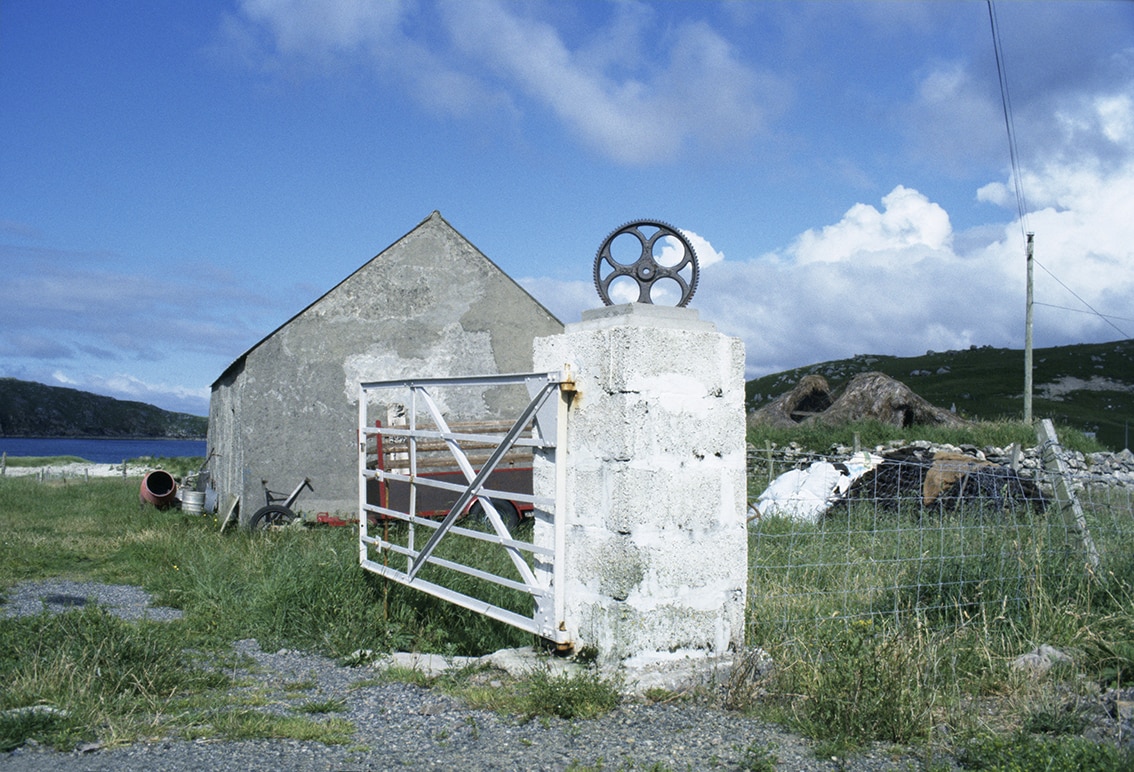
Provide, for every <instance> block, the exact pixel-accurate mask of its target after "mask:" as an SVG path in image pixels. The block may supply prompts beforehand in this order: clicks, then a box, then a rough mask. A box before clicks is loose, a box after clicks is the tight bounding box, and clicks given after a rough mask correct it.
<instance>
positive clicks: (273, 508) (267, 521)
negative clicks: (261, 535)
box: [248, 504, 299, 531]
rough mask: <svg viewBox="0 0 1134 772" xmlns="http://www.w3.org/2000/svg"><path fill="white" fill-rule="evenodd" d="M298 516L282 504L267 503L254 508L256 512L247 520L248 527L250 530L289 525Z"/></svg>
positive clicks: (263, 529) (265, 529)
mask: <svg viewBox="0 0 1134 772" xmlns="http://www.w3.org/2000/svg"><path fill="white" fill-rule="evenodd" d="M298 517H299V515H297V514H295V513H294V512H292V511H291V510H290V509H288V508H287V507H285V506H284V505H283V504H269V505H268V506H266V507H260V508H259V509H257V510H256V514H254V515H252V519H251V520H249V521H248V529H249V530H251V531H267V530H270V529H272V528H274V527H282V526H285V525H289V524H291V523H292V522H294V521H295V520H296V519H297V518H298Z"/></svg>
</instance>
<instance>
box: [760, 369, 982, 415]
mask: <svg viewBox="0 0 1134 772" xmlns="http://www.w3.org/2000/svg"><path fill="white" fill-rule="evenodd" d="M750 420H751V421H752V423H756V424H765V425H771V426H794V425H796V424H800V423H809V422H811V423H822V424H828V425H839V424H847V423H852V422H855V421H869V420H874V421H880V422H882V423H885V424H889V425H891V426H898V427H905V426H914V425H923V424H930V425H943V426H960V425H962V424H965V423H967V422H966V421H965V420H964V419H962V418H958V417H957V416H956V415H954V414H953V413H950V412H949V411H948V410H944V409H942V408H939V407H934V406H933V405H931V404H930V403H929V402H927V401H925V400H924V399H922V398H921V397H919V396H918V395H917V394H915V393H914V392H913V390H912V389H910V387H908V386H906V385H905V384H904V383H902V382H901V381H897V380H894V379H893V378H891V377H890V376H888V375H886V374H884V373H877V372H872V373H860V374H858V375H856V376H855V377H854V378H852V379H851V382H850V383H848V384H847V385H846V388H845V389H843V392H842V394H840V395H839V397H838V398H837V399H834V400H832V398H831V390H830V387H829V386H828V384H827V380H826V379H825V378H823V376H821V375H806V376H804V377H803V378H801V379H800V381H799V383H798V384H796V386H795V388H794V389H792V390H791V391H790V392H788V393H787V394H783V395H781V396H779V397H777V398H776V399H774V400H773V401H772V402H769V403H768V404H767V405H765V406H764V407H762V408H760V409H759V410H757V411H756V412H755V413H753V414H752V416H751V419H750Z"/></svg>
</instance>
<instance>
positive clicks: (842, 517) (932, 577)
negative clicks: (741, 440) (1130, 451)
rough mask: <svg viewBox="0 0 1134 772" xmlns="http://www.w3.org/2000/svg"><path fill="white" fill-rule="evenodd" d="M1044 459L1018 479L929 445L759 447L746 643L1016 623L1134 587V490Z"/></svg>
mask: <svg viewBox="0 0 1134 772" xmlns="http://www.w3.org/2000/svg"><path fill="white" fill-rule="evenodd" d="M1042 450H1043V448H1042V447H1041V448H1040V449H1038V450H1036V451H1033V452H1031V453H1030V454H1029V455H1028V458H1027V459H1026V462H1025V463H1023V464H1021V463H1017V464H1016V465H1015V466H1013V465H1012V463H1010V461H1009V459H1008V458H1003V459H1001V461H1002V463H996V462H994V461H990V460H989V459H988V458H985V457H984V454H981V453H976V452H975V449H969V452H962V451H960V450H959V449H955V448H947V449H943V448H930V447H929V446H928V444H927V443H922V444H920V446H918V447H905V448H900V449H892V450H890V451H889V452H886V453H870V452H865V453H864V452H859V453H843V454H832V455H826V456H821V455H817V454H804V453H799V452H793V451H791V450H790V449H789V450H783V449H762V450H761V449H755V448H750V450H749V464H748V470H749V495H750V497H753V498H754V501H753V503H752V507H751V508H750V510H749V516H750V518H749V534H750V539H749V546H750V549H749V566H750V568H749V571H750V585H749V613H748V618H749V620H750V635H749V640H751V641H752V642H753V643H756V644H757V645H759V644H761V643H763V642H770V641H773V640H775V641H785V640H792V639H798V638H799V637H800V636H803V635H806V634H807V633H808V631H809V630H811V629H813V626H814V625H817V624H820V623H824V624H826V623H830V622H831V621H832V620H846V621H852V620H860V619H870V620H879V618H886V619H887V620H891V621H893V622H896V623H905V622H915V623H917V624H920V625H928V626H930V627H944V626H951V625H957V624H964V623H966V622H967V621H969V620H971V619H973V618H976V617H982V618H984V619H986V620H987V619H994V620H995V619H1005V620H1014V619H1015V620H1019V619H1022V618H1023V615H1024V614H1026V612H1027V611H1028V608H1029V605H1030V604H1032V603H1034V602H1035V600H1036V598H1037V597H1038V594H1039V593H1041V592H1042V593H1045V594H1046V596H1047V597H1055V598H1060V597H1076V596H1075V595H1074V594H1075V593H1077V592H1079V591H1081V590H1082V589H1084V588H1086V587H1088V586H1100V585H1105V584H1107V583H1109V582H1118V583H1122V584H1123V585H1124V586H1125V587H1129V586H1130V583H1131V582H1132V580H1134V486H1132V485H1130V484H1129V483H1128V482H1127V481H1125V480H1123V479H1121V475H1120V476H1119V477H1115V476H1114V475H1104V474H1098V473H1095V472H1091V471H1084V470H1069V469H1067V468H1063V469H1062V470H1060V469H1057V468H1056V465H1055V464H1054V462H1053V460H1052V459H1051V458H1049V459H1048V460H1047V461H1046V462H1044V461H1043V460H1041V458H1040V457H1041V456H1042V455H1043V454H1042ZM1049 450H1051V451H1052V453H1053V454H1054V453H1061V452H1062V451H1060V450H1059V449H1058V448H1057V447H1055V448H1049ZM1053 458H1054V456H1053ZM1017 460H1018V461H1019V460H1020V459H1017Z"/></svg>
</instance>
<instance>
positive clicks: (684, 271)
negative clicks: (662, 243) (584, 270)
mask: <svg viewBox="0 0 1134 772" xmlns="http://www.w3.org/2000/svg"><path fill="white" fill-rule="evenodd" d="M643 228H646V229H647V230H649V229H651V228H652V229H654V230H653V232H652V233H649V234H648V235H647V233H643V232H642V229H643ZM625 235H631V236H634V237H635V238H637V239H638V243H639V244H640V245H641V253H640V255H639V256H638V259H637V260H634V261H632V262H619V261H618V260H616V259H615V258H614V256H613V255H612V254H611V251H610V250H611V245H612V244H613V243H614V240H615V239H617V238H618V237H619V236H625ZM667 237H668V238H670V239H676V240H677V242H678V243H679V244H680V245H681V248H682V249H683V250H684V254H682V255H681V259H680V260H678V261H677V262H676V263H674V264H672V265H663V264H661V263H659V262H658V256H657V255H655V254H654V248H655V247H656V246H657V243H658V241H659V240H661V239H663V238H667ZM594 274H595V289H596V290H598V294H599V297H600V298H602V302H603V303H605V304H606V305H608V306H612V305H614V301H613V300H611V298H610V284H611V282H613V281H615V280H616V279H619V278H621V277H623V276H626V277H629V278H630V279H632V280H633V281H634V282H636V283H637V284H638V299H637V300H636V301H635V302H637V303H651V304H652V303H653V302H654V301H653V298H652V297H651V294H650V293H651V291H652V290H653V288H654V285H655V283H656V282H658V281H661V280H664V279H668V280H670V281H673V282H675V283H676V284H677V286H678V287H679V288H680V289H681V298H680V299H679V300H678V302H677V305H678V307H683V306H685V305H687V304H688V303H689V300H690V298H692V297H693V293H694V292H696V291H697V278H698V268H697V253H696V252H694V251H693V245H692V244H690V243H689V239H687V238H685V236H684V235H682V233H681V231H679V230H677V229H676V228H674V227H673V226H672V225H669V224H667V223H664V222H659V221H657V220H635V221H634V222H629V223H626V224H625V225H623V226H622V227H621V228H618V229H617V230H615V231H614V232H613V233H611V234H610V235H609V236H607V237H606V240H605V241H603V242H602V246H600V247H599V251H598V254H597V255H595V271H594Z"/></svg>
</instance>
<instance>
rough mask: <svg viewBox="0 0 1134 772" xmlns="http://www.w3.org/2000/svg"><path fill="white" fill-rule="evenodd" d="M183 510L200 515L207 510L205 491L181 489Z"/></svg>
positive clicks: (189, 513)
mask: <svg viewBox="0 0 1134 772" xmlns="http://www.w3.org/2000/svg"><path fill="white" fill-rule="evenodd" d="M181 511H182V512H184V513H186V514H188V515H200V514H202V513H204V511H205V492H204V491H181Z"/></svg>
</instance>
